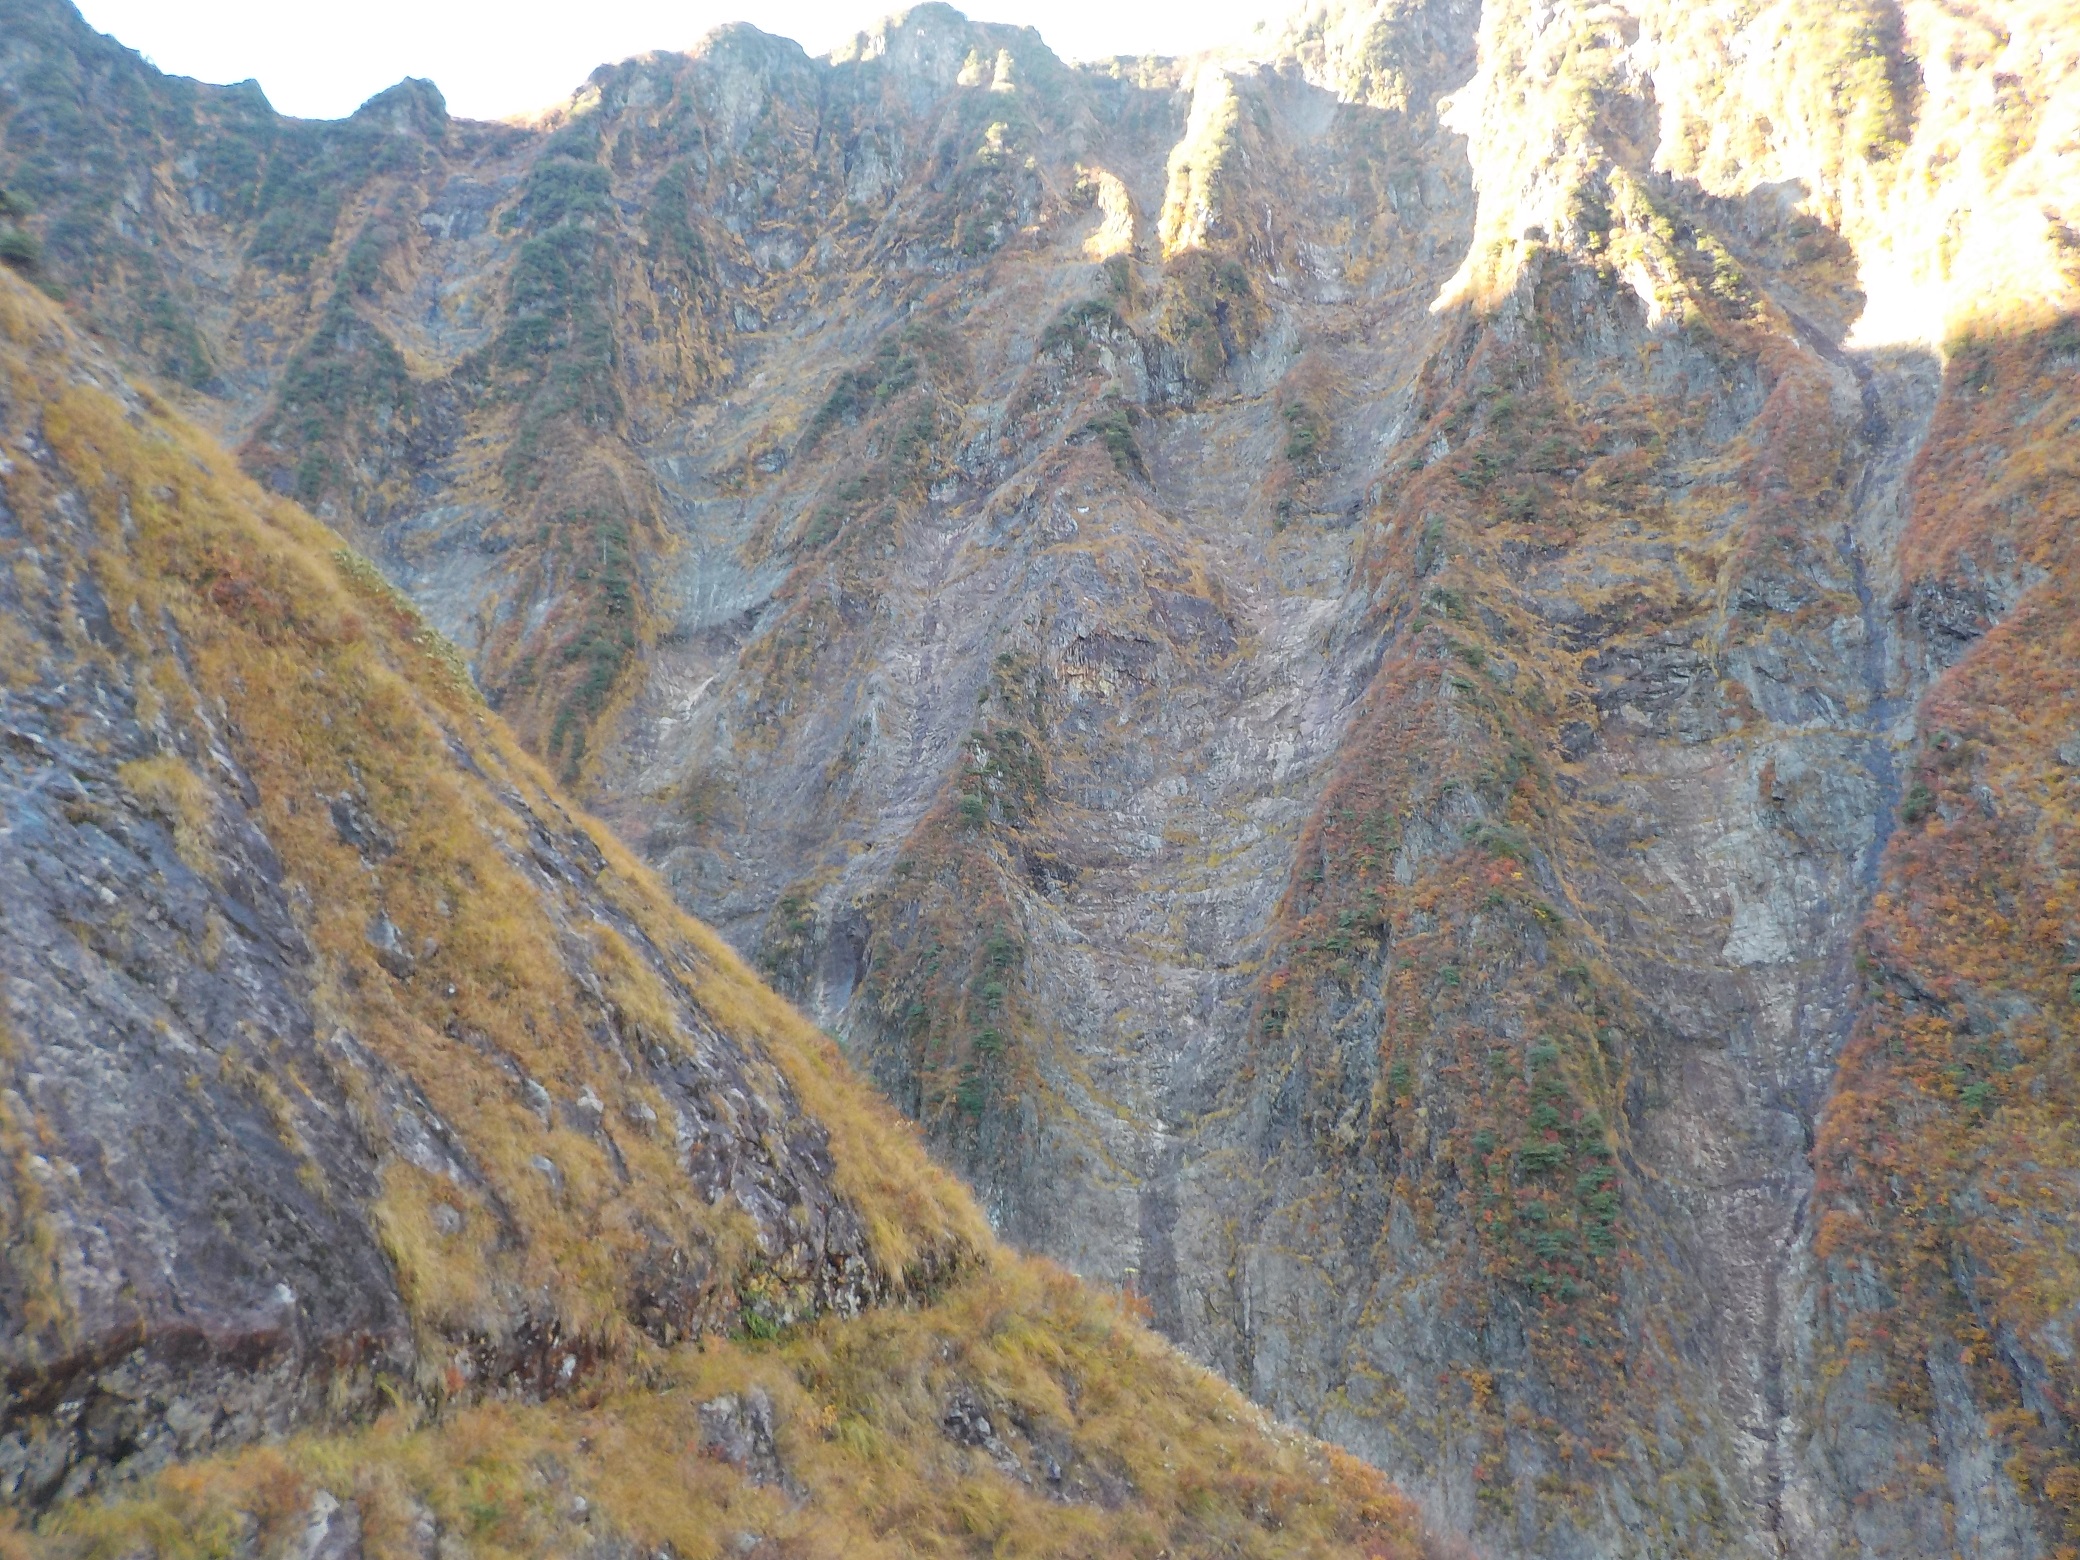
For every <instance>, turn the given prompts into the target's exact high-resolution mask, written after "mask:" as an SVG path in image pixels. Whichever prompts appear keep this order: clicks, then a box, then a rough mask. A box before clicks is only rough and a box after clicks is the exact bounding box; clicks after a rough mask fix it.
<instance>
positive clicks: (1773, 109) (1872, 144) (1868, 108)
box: [1444, 3, 2080, 347]
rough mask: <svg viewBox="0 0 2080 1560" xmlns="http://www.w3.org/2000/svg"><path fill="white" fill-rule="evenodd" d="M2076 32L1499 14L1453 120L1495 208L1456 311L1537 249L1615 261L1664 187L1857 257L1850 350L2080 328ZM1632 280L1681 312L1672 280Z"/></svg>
mask: <svg viewBox="0 0 2080 1560" xmlns="http://www.w3.org/2000/svg"><path fill="white" fill-rule="evenodd" d="M2073 22H2074V18H2073V16H2072V14H2071V9H2070V7H2069V6H2065V5H2061V4H2058V3H2040V4H2016V5H2009V6H2002V7H1998V8H1983V9H1980V10H1977V11H1973V12H1969V13H1965V12H1959V11H1957V10H1955V9H1953V8H1950V7H1946V6H1940V5H1922V4H1914V3H1909V4H1907V5H1905V6H1904V7H1901V8H1899V9H1897V10H1895V9H1894V8H1893V7H1891V6H1888V5H1878V4H1852V5H1846V6H1813V5H1806V4H1793V3H1786V4H1772V5H1765V6H1761V7H1754V6H1734V5H1672V6H1655V5H1639V6H1619V5H1567V4H1558V5H1550V6H1547V5H1529V6H1518V5H1507V4H1504V5H1491V6H1489V7H1488V8H1487V10H1486V11H1485V13H1484V16H1483V21H1482V29H1481V66H1480V70H1479V73H1478V74H1477V75H1476V77H1475V78H1474V80H1473V81H1472V82H1470V83H1469V84H1468V85H1467V86H1466V87H1464V88H1462V89H1460V90H1459V91H1458V92H1456V93H1455V94H1453V95H1452V96H1451V98H1450V100H1449V103H1448V107H1447V116H1446V117H1447V122H1448V123H1449V124H1450V125H1451V127H1452V128H1454V129H1455V130H1458V131H1459V132H1460V133H1461V134H1463V135H1465V136H1466V137H1467V141H1468V146H1469V152H1470V155H1471V157H1472V159H1473V163H1474V168H1475V178H1476V181H1477V183H1478V185H1479V187H1480V189H1481V196H1482V199H1481V212H1480V217H1479V225H1478V229H1477V234H1476V239H1475V243H1474V245H1473V248H1472V250H1471V252H1470V253H1469V255H1468V258H1467V264H1466V266H1465V268H1463V269H1462V270H1461V272H1460V273H1459V275H1458V276H1456V277H1455V278H1454V279H1453V282H1452V283H1451V284H1450V285H1449V286H1448V287H1447V289H1446V292H1445V294H1444V301H1450V300H1453V299H1456V298H1459V297H1462V296H1466V297H1473V296H1478V297H1488V298H1492V297H1494V296H1496V295H1497V293H1498V292H1499V291H1502V290H1506V289H1507V286H1508V285H1509V283H1510V280H1511V279H1512V278H1513V277H1514V276H1515V274H1516V269H1517V266H1518V264H1519V263H1520V258H1521V252H1522V249H1521V246H1522V245H1523V244H1525V243H1527V242H1544V243H1553V244H1558V245H1561V246H1564V247H1571V248H1573V249H1575V250H1577V251H1583V250H1595V251H1601V250H1604V248H1605V246H1604V243H1603V241H1602V239H1601V234H1602V232H1603V231H1604V230H1603V229H1601V228H1599V227H1598V225H1597V224H1598V223H1599V222H1600V221H1601V220H1602V212H1603V210H1604V208H1605V207H1606V206H1607V205H1610V203H1611V202H1612V201H1613V200H1614V199H1615V202H1616V205H1615V208H1614V210H1615V214H1616V217H1617V220H1618V223H1619V228H1618V230H1617V231H1619V232H1620V233H1622V232H1623V231H1625V229H1626V225H1627V217H1626V212H1627V203H1626V199H1625V195H1624V191H1625V189H1626V186H1627V181H1628V180H1637V179H1640V178H1644V177H1647V176H1649V175H1652V174H1663V175H1667V176H1669V177H1672V178H1674V179H1677V180H1681V181H1688V182H1690V183H1692V184H1694V186H1695V187H1696V188H1697V189H1698V190H1700V191H1701V192H1703V193H1705V194H1709V195H1712V196H1717V197H1721V198H1725V199H1730V200H1735V201H1757V200H1760V201H1764V202H1777V203H1781V204H1782V205H1783V206H1785V207H1786V208H1787V209H1790V210H1795V211H1796V212H1798V213H1800V214H1802V215H1803V216H1805V217H1806V218H1808V219H1809V220H1811V221H1813V222H1816V223H1821V224H1824V225H1825V226H1826V227H1827V228H1828V229H1830V230H1832V231H1835V232H1839V233H1840V234H1841V235H1842V236H1843V237H1845V238H1846V239H1847V240H1848V241H1849V243H1850V244H1851V246H1852V247H1853V248H1854V251H1855V257H1856V270H1857V279H1856V281H1857V287H1858V289H1859V290H1860V291H1861V293H1862V294H1863V303H1862V307H1861V310H1860V312H1859V313H1858V314H1857V315H1856V316H1855V323H1854V327H1853V330H1852V332H1851V334H1850V337H1849V344H1850V345H1853V346H1857V347H1875V346H1883V345H1907V344H1924V345H1933V346H1940V345H1941V343H1942V342H1943V341H1944V340H1946V339H1947V337H1948V335H1949V334H1950V333H1953V332H1955V331H1958V330H1961V329H1968V328H1972V327H1974V326H1977V325H1982V324H1986V323H1989V322H1992V321H1995V320H2011V321H2012V320H2032V319H2042V318H2044V317H2046V316H2048V315H2050V314H2053V313H2056V312H2057V311H2059V310H2061V309H2065V308H2069V307H2070V306H2071V304H2072V300H2073V297H2074V296H2075V287H2076V285H2080V283H2076V278H2080V238H2076V228H2075V226H2074V224H2075V221H2076V216H2080V214H2076V206H2080V196H2076V194H2075V190H2076V188H2080V177H2076V158H2080V85H2076V82H2080V34H2076V30H2075V28H2074V25H2073ZM1618 243H1619V244H1620V245H1622V239H1620V240H1619V241H1618ZM1649 247H1651V246H1649ZM1621 264H1622V265H1624V268H1625V269H1626V271H1627V274H1628V276H1629V278H1630V279H1631V280H1632V281H1633V284H1634V286H1635V287H1636V288H1637V289H1638V290H1639V291H1640V293H1641V296H1642V299H1643V301H1644V302H1646V303H1647V305H1648V307H1649V308H1650V310H1651V309H1656V308H1658V307H1660V305H1659V304H1658V303H1657V302H1656V291H1657V290H1656V288H1655V286H1654V283H1653V281H1652V275H1651V273H1652V263H1651V261H1648V260H1645V259H1644V258H1641V259H1639V260H1636V261H1621Z"/></svg>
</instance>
